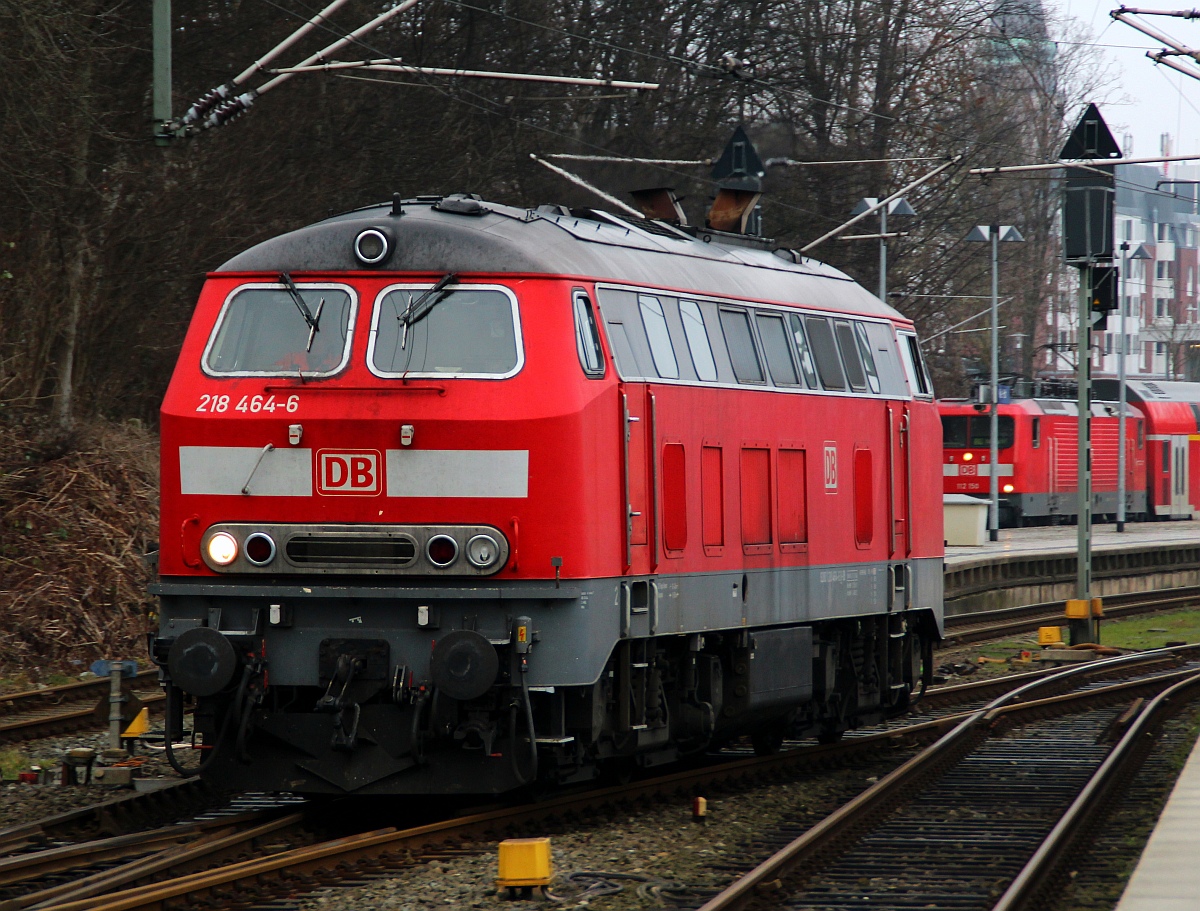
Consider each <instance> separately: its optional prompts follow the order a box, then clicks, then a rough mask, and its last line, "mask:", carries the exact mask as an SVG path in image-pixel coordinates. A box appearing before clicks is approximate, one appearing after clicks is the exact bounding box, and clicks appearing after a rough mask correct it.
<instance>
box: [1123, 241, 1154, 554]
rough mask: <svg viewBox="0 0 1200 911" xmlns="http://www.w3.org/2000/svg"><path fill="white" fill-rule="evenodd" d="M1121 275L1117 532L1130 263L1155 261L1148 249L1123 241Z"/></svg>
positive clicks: (1127, 342) (1124, 398)
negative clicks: (1132, 246)
mask: <svg viewBox="0 0 1200 911" xmlns="http://www.w3.org/2000/svg"><path fill="white" fill-rule="evenodd" d="M1120 249H1121V273H1120V275H1119V280H1120V288H1119V290H1118V294H1119V296H1120V305H1121V323H1120V326H1121V328H1120V332H1121V356H1120V358H1119V359H1118V361H1117V415H1118V423H1117V531H1124V530H1125V496H1126V493H1125V400H1126V397H1127V395H1126V390H1125V360H1126V358H1128V356H1129V336H1128V335H1126V334H1125V318H1126V316H1128V314H1129V300H1128V298H1127V296H1126V294H1125V290H1126V288H1127V287H1128V285H1127V282H1128V281H1129V261H1130V260H1145V259H1153V257H1152V256H1151V255H1150V254H1149V253H1148V252H1147V251H1146V248H1145V247H1144V246H1142V245H1141V244H1138V248H1137V249H1136V250H1134V251H1133V252H1132V253H1130V252H1129V241H1127V240H1123V241H1121V247H1120Z"/></svg>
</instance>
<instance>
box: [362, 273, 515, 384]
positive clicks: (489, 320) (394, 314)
mask: <svg viewBox="0 0 1200 911" xmlns="http://www.w3.org/2000/svg"><path fill="white" fill-rule="evenodd" d="M425 290H426V289H424V288H396V289H393V290H390V291H388V292H387V293H386V294H384V295H383V296H382V297H381V298H380V300H379V303H378V305H377V306H376V309H375V318H374V323H373V325H372V327H371V335H372V338H371V348H370V355H369V356H370V364H371V370H372V372H374V373H375V374H377V375H379V376H403V375H405V374H417V375H424V376H430V375H433V376H477V377H503V376H511V375H512V374H513V373H515V372H516V371H517V370H518V369H519V367H520V364H521V350H520V347H519V346H518V343H517V339H518V328H517V310H516V302H515V301H514V300H513V298H512V297H510V295H509V294H508V293H506V292H504V291H502V290H500V289H496V288H481V289H476V288H463V289H459V290H454V291H450V292H449V293H446V294H445V295H444V296H442V297H440V298H439V299H438V300H437V302H436V306H432V307H429V308H428V309H425V305H422V304H420V299H421V295H422V294H423V293H424V291H425ZM414 307H415V308H417V312H418V316H417V318H416V319H413V318H412V317H410V316H408V314H409V313H410V311H411V310H412V309H413V308H414ZM422 313H423V315H421V314H422Z"/></svg>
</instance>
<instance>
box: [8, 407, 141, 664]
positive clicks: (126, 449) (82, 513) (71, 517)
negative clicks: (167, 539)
mask: <svg viewBox="0 0 1200 911" xmlns="http://www.w3.org/2000/svg"><path fill="white" fill-rule="evenodd" d="M157 484H158V441H157V439H156V438H155V436H154V435H153V434H152V433H150V432H149V431H147V430H145V429H144V428H143V427H142V426H141V425H140V424H137V423H127V424H111V423H106V422H102V421H95V422H92V423H90V424H88V425H87V426H83V427H79V428H77V429H76V430H74V431H71V432H69V433H66V432H62V431H57V430H50V429H47V427H46V423H45V421H44V419H43V418H42V417H41V416H35V415H31V414H24V415H23V414H19V413H17V414H14V413H13V411H11V410H10V411H8V412H7V413H6V412H2V411H0V675H4V676H9V675H15V674H21V675H25V676H28V677H29V679H31V680H32V681H34V682H37V681H38V680H40V679H41V678H43V677H45V676H47V675H48V674H50V673H52V672H54V671H67V672H72V673H79V671H81V670H83V669H85V668H86V667H87V666H88V664H90V663H91V662H92V661H93V660H94V659H96V658H100V657H105V658H144V657H145V639H144V633H145V630H146V628H147V619H146V614H147V611H148V610H149V609H150V607H151V606H152V603H153V602H152V599H151V598H150V596H149V595H148V594H147V593H146V586H147V584H148V583H149V581H150V578H151V573H150V571H149V569H148V567H147V566H146V564H145V561H144V560H143V555H144V554H145V553H147V552H148V551H151V550H154V549H155V548H156V547H157V525H158V496H157Z"/></svg>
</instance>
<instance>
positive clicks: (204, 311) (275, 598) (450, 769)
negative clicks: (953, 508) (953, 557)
mask: <svg viewBox="0 0 1200 911" xmlns="http://www.w3.org/2000/svg"><path fill="white" fill-rule="evenodd" d="M724 192H725V191H722V193H724ZM718 202H721V197H718ZM735 202H736V200H735ZM939 439H940V436H939V421H938V414H937V407H936V405H935V404H934V402H933V398H932V388H931V386H930V383H929V379H928V376H927V375H926V373H925V370H924V367H923V365H922V363H921V357H920V351H919V349H918V346H917V336H916V334H915V332H914V329H913V325H912V323H911V322H910V321H909V320H907V319H905V318H904V317H903V316H902V315H901V314H899V313H898V312H896V311H895V310H893V309H892V308H890V307H888V306H886V305H885V304H883V303H881V302H880V301H879V300H878V299H877V298H876V297H875V296H874V295H872V294H870V293H869V292H868V291H866V290H865V289H863V288H861V287H860V286H859V285H857V284H855V283H854V282H853V281H851V280H850V279H849V278H848V277H847V276H846V275H844V274H842V273H840V272H838V271H837V270H834V269H832V268H830V267H828V266H825V265H822V264H821V263H818V262H816V261H814V260H811V259H808V258H805V257H802V256H800V255H798V254H795V253H793V252H791V251H787V250H777V251H772V250H771V249H769V247H768V245H767V242H765V241H764V240H763V239H761V238H757V237H751V236H747V235H739V234H732V233H722V232H719V231H712V230H708V229H704V230H697V229H695V228H689V227H687V226H686V225H685V224H682V223H679V222H678V221H676V222H675V223H670V222H668V221H662V220H657V219H651V218H646V219H637V218H628V217H617V216H614V215H609V214H607V213H604V212H600V211H596V210H590V209H588V210H567V209H565V208H562V207H558V206H542V207H539V208H536V209H525V208H515V207H512V206H507V205H501V204H497V203H492V202H484V201H483V200H480V199H479V198H477V197H472V196H468V195H455V196H448V197H438V196H434V197H422V198H417V199H408V200H401V199H399V198H397V199H395V200H393V202H392V203H391V204H390V205H382V206H373V207H369V208H366V209H362V210H360V211H355V212H351V213H349V214H346V215H342V216H338V217H335V218H331V219H328V220H326V221H323V222H320V223H318V224H315V225H312V226H309V227H306V228H302V229H300V230H298V231H294V232H292V233H289V234H285V235H283V236H280V237H277V238H275V239H272V240H269V241H267V242H265V243H262V244H260V245H258V246H256V247H253V248H251V249H249V250H247V251H246V252H244V253H242V254H240V255H238V256H236V257H235V258H234V259H232V260H231V261H229V262H228V263H226V264H225V265H224V266H222V267H220V268H219V269H218V270H216V271H215V272H213V273H211V274H210V275H209V276H208V279H207V281H206V283H205V285H204V288H203V291H202V292H201V295H200V298H199V301H198V303H197V306H196V309H195V314H194V317H193V320H192V323H191V327H190V329H189V331H188V334H187V337H186V340H185V342H184V344H183V348H182V351H181V353H180V358H179V362H178V365H177V367H176V370H175V373H174V375H173V377H172V380H171V383H170V387H169V389H168V391H167V394H166V399H165V401H164V403H163V408H162V512H161V541H160V552H159V562H158V572H159V578H158V581H157V584H156V586H155V589H154V591H155V592H156V593H157V594H158V596H159V598H160V604H161V606H160V620H159V628H158V630H157V633H156V635H155V637H154V642H153V654H154V655H155V658H156V660H157V661H158V663H159V665H160V667H161V668H162V671H163V679H164V685H165V688H166V691H167V694H168V728H169V732H170V734H171V735H172V737H176V736H179V735H180V734H181V732H182V730H183V727H182V722H183V710H184V705H185V703H189V704H190V705H191V706H192V708H193V710H194V718H195V730H196V736H197V738H198V739H199V741H200V744H199V745H200V746H201V747H202V749H203V756H204V759H203V764H202V770H201V774H202V775H205V776H211V778H212V779H213V780H216V781H219V782H220V783H221V784H222V785H223V786H226V787H233V788H248V789H265V790H282V791H296V792H307V793H324V794H345V793H354V794H401V793H403V794H488V793H500V792H504V791H508V790H511V789H514V788H518V787H521V786H523V785H525V784H527V783H529V782H532V781H533V780H535V779H537V780H540V781H543V782H562V781H576V780H584V779H587V778H591V777H593V776H595V775H596V774H597V773H598V772H599V771H601V770H603V769H604V768H605V767H606V766H612V765H617V766H621V765H625V766H628V765H632V764H639V765H654V764H658V763H662V762H668V761H671V760H673V759H675V758H677V757H679V756H681V755H684V754H687V753H693V752H696V751H700V750H704V749H706V748H709V747H711V746H714V745H719V744H720V743H722V742H725V741H727V740H729V739H731V738H733V737H738V736H743V735H748V736H750V737H751V738H752V739H753V741H754V743H755V745H756V747H757V748H759V749H764V750H767V749H771V748H773V747H774V746H775V745H777V744H778V743H779V741H780V739H781V738H782V736H783V735H784V734H785V733H786V732H793V733H799V732H808V733H810V734H814V735H816V736H820V737H823V738H834V737H837V736H839V734H840V732H841V731H842V730H844V729H846V728H847V727H852V726H854V725H857V724H860V723H863V722H865V721H867V720H869V719H875V718H880V717H883V716H886V715H889V714H893V713H895V712H898V711H901V710H903V708H905V707H906V706H907V705H908V704H909V702H910V701H911V700H912V699H913V698H914V697H915V696H916V695H917V694H918V693H919V691H920V690H921V688H922V687H923V685H924V682H926V681H927V680H928V679H929V677H928V675H929V673H930V664H931V656H932V644H933V643H934V642H935V641H936V640H937V639H938V638H939V636H940V631H941V618H942V557H943V546H942V544H943V542H942V537H943V535H942V505H941V497H940V494H939V485H938V483H937V476H938V470H939V469H938V466H939V464H940V459H939ZM168 739H171V738H168ZM173 761H174V759H173Z"/></svg>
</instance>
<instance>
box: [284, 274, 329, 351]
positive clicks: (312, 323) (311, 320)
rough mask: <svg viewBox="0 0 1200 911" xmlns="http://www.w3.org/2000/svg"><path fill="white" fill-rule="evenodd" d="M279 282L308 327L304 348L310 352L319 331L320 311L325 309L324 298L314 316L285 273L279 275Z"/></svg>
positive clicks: (298, 290) (294, 284)
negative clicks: (306, 341)
mask: <svg viewBox="0 0 1200 911" xmlns="http://www.w3.org/2000/svg"><path fill="white" fill-rule="evenodd" d="M279 280H280V281H281V282H283V286H284V287H285V288H287V292H288V294H289V295H291V298H292V302H293V303H294V304H295V305H296V309H297V310H299V311H300V315H301V316H303V317H304V323H305V325H306V326H308V344H307V345H305V346H304V350H305V351H306V352H308V351H312V346H313V338H314V337H315V336H316V334H317V333H318V332H320V331H321V311H322V310H324V309H325V298H321V300H320V302H319V303H318V304H317V312H316V313H315V314H314V313H313V312H312V311H311V310H309V309H308V304H306V303H305V302H304V298H303V297H301V296H300V289H299V288H297V287H296V283H295V282H294V281H292V277H291V276H290V275H288V274H287V273H286V272H280V273H279Z"/></svg>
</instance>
